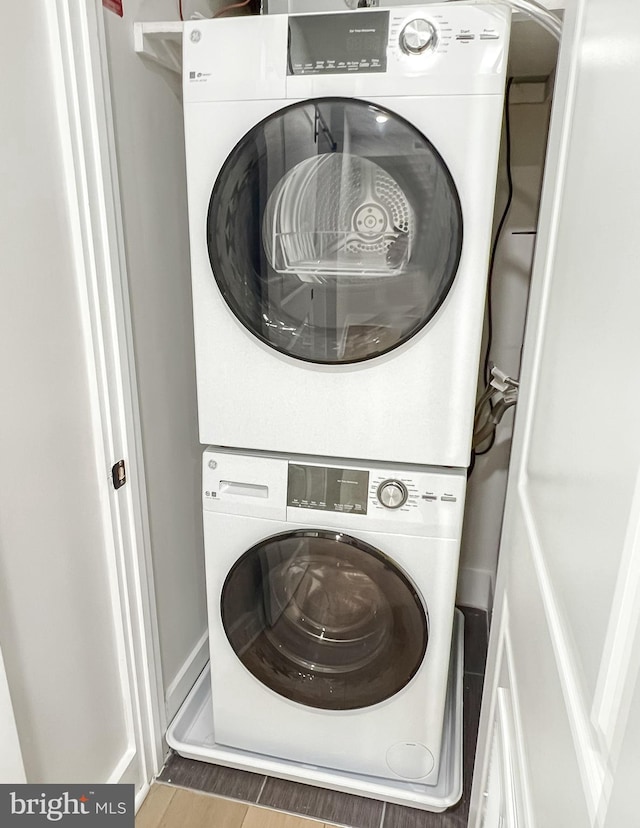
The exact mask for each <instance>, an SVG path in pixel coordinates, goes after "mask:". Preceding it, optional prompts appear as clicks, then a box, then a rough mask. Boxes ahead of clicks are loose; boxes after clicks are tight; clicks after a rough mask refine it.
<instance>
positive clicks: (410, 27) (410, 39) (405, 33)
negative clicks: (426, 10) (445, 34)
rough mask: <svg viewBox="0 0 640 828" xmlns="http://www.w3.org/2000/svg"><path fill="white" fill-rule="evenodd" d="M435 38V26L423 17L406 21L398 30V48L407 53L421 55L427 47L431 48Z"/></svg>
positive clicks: (436, 35)
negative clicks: (402, 27) (401, 28)
mask: <svg viewBox="0 0 640 828" xmlns="http://www.w3.org/2000/svg"><path fill="white" fill-rule="evenodd" d="M437 40H438V33H437V32H436V27H435V26H434V25H433V23H430V22H429V21H428V20H425V19H424V18H423V17H418V18H416V20H412V21H411V22H410V23H407V25H406V26H405V27H404V29H403V30H402V31H401V32H400V48H401V49H402V51H403V52H405V54H407V55H421V54H422V53H423V52H426V51H427V49H433V48H434V47H435V45H436V42H437Z"/></svg>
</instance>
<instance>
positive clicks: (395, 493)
mask: <svg viewBox="0 0 640 828" xmlns="http://www.w3.org/2000/svg"><path fill="white" fill-rule="evenodd" d="M408 496H409V494H408V492H407V487H406V486H405V485H404V483H401V482H400V481H399V480H384V481H383V482H382V483H381V484H380V485H379V486H378V500H379V501H380V503H382V505H383V506H386V507H387V509H399V508H400V507H401V506H404V504H405V503H406V502H407V497H408Z"/></svg>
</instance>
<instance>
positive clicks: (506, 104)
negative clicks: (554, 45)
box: [467, 78, 513, 478]
mask: <svg viewBox="0 0 640 828" xmlns="http://www.w3.org/2000/svg"><path fill="white" fill-rule="evenodd" d="M512 84H513V78H509V79H508V81H507V89H506V93H505V98H504V127H505V144H506V146H505V163H506V172H507V188H508V190H507V202H506V204H505V206H504V210H503V211H502V215H501V216H500V221H499V222H498V229H497V230H496V235H495V238H494V240H493V246H492V247H491V256H490V257H489V275H488V278H487V347H486V351H485V354H484V362H483V366H482V376H483V378H484V381H485V384H486V385H488V384H489V382H490V381H491V373H490V370H489V358H490V356H491V345H492V341H493V307H492V293H493V275H494V270H495V264H496V254H497V252H498V244H499V243H500V239H501V237H502V231H503V230H504V226H505V222H506V221H507V216H508V215H509V210H510V209H511V202H512V201H513V175H512V172H511V118H510V114H509V101H510V99H511V86H512ZM489 405H490V406H491V410H493V405H492V403H491V402H490V403H489ZM495 442H496V430H495V428H494V429H493V432H492V433H491V438H490V440H489V445H488V446H487V447H486V448H484V449H483V450H482V451H472V452H471V463H470V465H469V470H468V472H467V478H469V477H470V476H471V472H472V471H473V469H474V467H475V464H476V458H477V457H482V455H483V454H487V453H488V452H490V451H491V449H492V448H493V447H494V445H495Z"/></svg>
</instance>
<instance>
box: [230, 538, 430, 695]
mask: <svg viewBox="0 0 640 828" xmlns="http://www.w3.org/2000/svg"><path fill="white" fill-rule="evenodd" d="M221 610H222V623H223V626H224V630H225V633H226V635H227V638H228V639H229V643H230V644H231V646H232V647H233V649H234V651H235V653H236V655H237V656H238V658H239V659H240V661H241V662H242V663H243V664H244V666H245V667H246V668H247V670H249V671H250V672H251V673H252V674H253V675H254V676H255V677H256V678H257V679H259V680H260V681H261V682H262V683H263V684H265V685H266V686H267V687H269V688H270V689H272V690H274V691H275V692H276V693H279V694H280V695H281V696H285V697H286V698H288V699H291V700H292V701H295V702H299V703H300V704H304V705H307V706H309V707H316V708H321V709H324V710H353V709H357V708H361V707H368V706H370V705H373V704H377V703H378V702H381V701H384V700H385V699H387V698H389V697H390V696H393V695H395V693H397V692H398V691H399V690H401V689H402V688H403V687H404V686H405V685H406V684H407V683H408V682H409V681H410V680H411V679H412V677H413V676H414V675H415V673H416V672H417V670H418V668H419V667H420V665H421V664H422V661H423V659H424V654H425V651H426V648H427V640H428V619H427V615H426V612H425V610H424V608H423V605H422V602H421V600H420V597H419V596H418V594H417V592H416V590H415V588H414V587H413V586H412V584H411V583H410V582H409V580H408V579H407V577H406V576H405V575H404V574H403V573H402V572H401V571H400V570H399V569H398V568H397V567H396V566H394V564H393V563H392V562H391V561H390V560H389V558H387V557H386V556H385V555H384V554H383V553H382V552H380V551H378V550H377V549H374V547H372V546H369V545H368V544H366V543H363V542H362V541H359V540H356V539H354V538H352V537H350V536H348V535H345V534H342V533H337V532H326V531H323V530H304V531H296V532H286V533H284V534H281V535H275V536H274V537H271V538H268V539H267V540H265V541H262V542H261V543H259V544H257V545H256V546H254V547H253V548H252V549H250V550H249V551H248V552H246V553H245V554H244V555H243V556H242V557H241V558H240V560H239V561H238V562H237V563H236V564H235V565H234V567H233V569H232V570H231V572H230V573H229V575H228V577H227V579H226V581H225V584H224V587H223V590H222V598H221Z"/></svg>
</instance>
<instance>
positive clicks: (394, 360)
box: [184, 3, 509, 467]
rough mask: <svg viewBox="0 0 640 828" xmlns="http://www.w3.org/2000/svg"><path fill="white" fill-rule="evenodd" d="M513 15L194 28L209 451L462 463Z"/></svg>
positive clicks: (497, 10) (444, 8) (436, 14)
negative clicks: (217, 447)
mask: <svg viewBox="0 0 640 828" xmlns="http://www.w3.org/2000/svg"><path fill="white" fill-rule="evenodd" d="M508 14H509V12H508V11H507V10H506V9H504V8H501V7H497V6H494V5H492V6H486V7H485V6H475V5H474V6H464V5H460V4H457V3H456V4H443V5H429V6H424V7H419V8H418V7H415V6H414V7H410V8H399V9H391V10H384V11H382V10H370V9H365V10H359V11H357V12H349V11H345V12H339V13H333V14H305V15H268V16H263V17H243V18H235V19H228V20H227V19H220V20H212V21H196V22H189V23H186V24H185V32H184V110H185V136H186V157H187V181H188V197H189V225H190V238H191V261H192V273H193V300H194V316H195V342H196V357H197V380H198V397H199V423H200V439H201V441H202V442H203V443H211V444H215V445H226V446H234V447H239V448H251V449H259V450H269V451H281V452H287V453H302V454H304V453H309V452H311V453H314V454H320V455H325V456H334V457H367V458H371V459H376V460H390V461H392V462H417V463H429V464H431V465H442V466H445V465H446V466H458V467H463V466H466V465H468V461H469V451H470V440H471V432H472V425H473V422H472V421H473V407H474V395H475V390H476V384H477V374H478V358H479V349H480V340H481V331H482V318H483V306H484V296H485V288H486V274H487V260H488V251H489V242H490V232H491V223H492V212H493V200H494V190H495V181H496V165H497V158H498V147H499V138H500V125H501V117H502V107H503V94H504V93H503V89H504V75H505V66H506V54H507V45H508V34H509V29H508Z"/></svg>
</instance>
